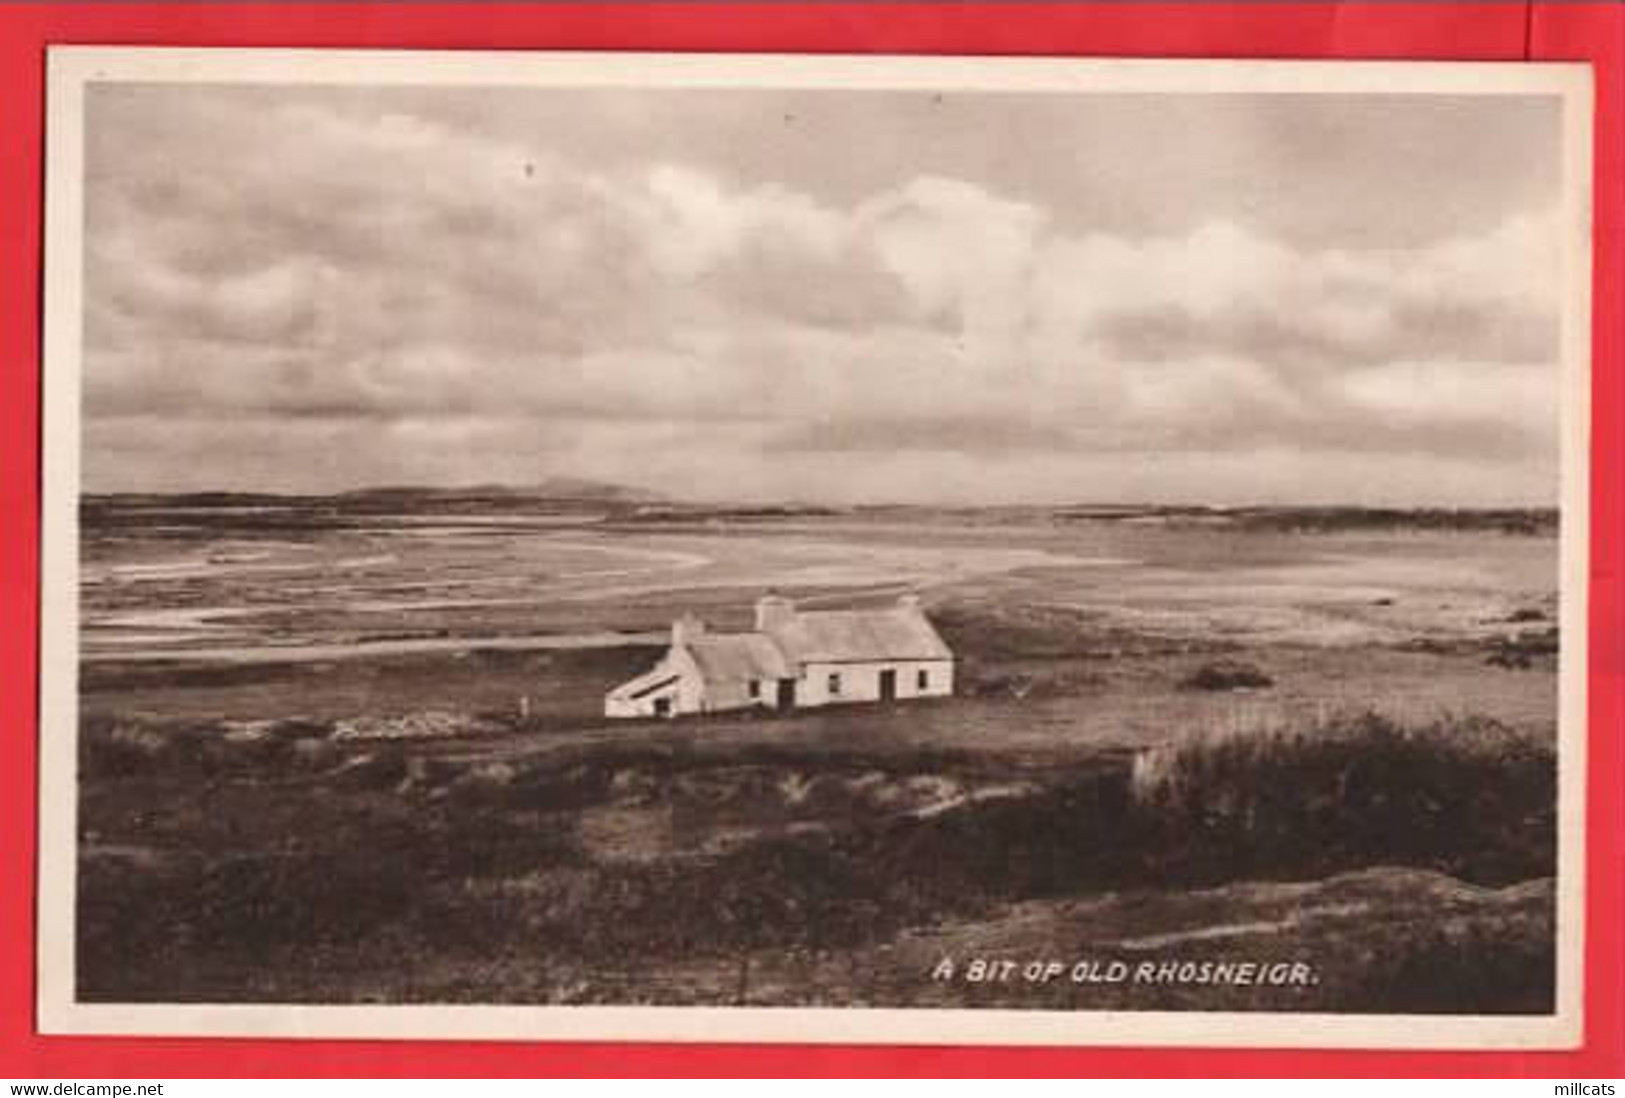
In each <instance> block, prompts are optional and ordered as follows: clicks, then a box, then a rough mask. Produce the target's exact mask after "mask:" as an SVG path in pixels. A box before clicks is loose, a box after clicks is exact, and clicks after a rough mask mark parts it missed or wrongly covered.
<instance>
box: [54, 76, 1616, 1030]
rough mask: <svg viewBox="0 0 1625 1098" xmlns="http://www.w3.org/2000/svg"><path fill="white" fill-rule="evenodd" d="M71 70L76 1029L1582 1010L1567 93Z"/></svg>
mask: <svg viewBox="0 0 1625 1098" xmlns="http://www.w3.org/2000/svg"><path fill="white" fill-rule="evenodd" d="M49 93H50V102H49V111H48V121H47V142H48V161H47V198H48V206H47V252H46V274H47V278H46V337H47V338H46V357H45V388H44V411H45V458H44V460H45V467H46V469H45V515H44V561H45V573H44V580H45V583H44V602H43V610H42V612H43V620H44V632H43V645H44V647H43V657H42V682H41V714H42V716H41V729H42V733H41V736H42V742H41V753H42V768H43V769H42V778H41V781H42V785H41V790H42V796H41V804H42V816H41V820H40V827H41V835H42V854H41V860H40V942H39V964H40V972H39V976H40V979H39V996H40V999H39V1006H40V1021H41V1026H42V1028H44V1029H46V1030H47V1031H51V1032H63V1033H131V1034H180V1035H191V1034H220V1035H231V1034H238V1035H263V1036H279V1035H281V1036H355V1037H372V1036H378V1037H391V1036H397V1037H414V1038H426V1037H440V1036H444V1037H453V1036H457V1037H482V1036H483V1037H495V1038H514V1039H518V1038H526V1037H534V1038H559V1037H570V1038H584V1039H616V1038H641V1039H646V1040H695V1039H706V1040H758V1041H759V1040H796V1041H836V1040H839V1041H855V1042H865V1041H891V1042H903V1041H906V1042H911V1043H920V1042H925V1043H939V1042H965V1041H974V1042H987V1043H1015V1044H1035V1043H1049V1044H1088V1043H1096V1044H1098V1043H1106V1042H1116V1043H1118V1044H1171V1043H1183V1044H1210V1045H1255V1046H1257V1045H1269V1046H1287V1045H1300V1044H1310V1043H1313V1044H1318V1045H1326V1046H1339V1045H1341V1046H1353V1047H1531V1048H1536V1047H1548V1048H1555V1047H1565V1046H1566V1045H1572V1044H1573V1043H1574V1042H1575V1041H1576V1040H1577V1039H1578V1034H1579V1003H1580V990H1581V989H1580V986H1579V983H1580V955H1581V952H1580V951H1581V944H1582V940H1581V933H1580V931H1581V928H1580V913H1581V902H1582V896H1581V876H1580V858H1581V853H1582V850H1583V841H1584V836H1583V834H1582V831H1581V828H1582V822H1583V811H1582V809H1583V804H1582V799H1583V790H1584V776H1585V771H1584V711H1583V691H1584V682H1585V679H1584V675H1585V669H1584V641H1585V637H1584V624H1585V617H1584V613H1585V602H1584V582H1585V572H1584V566H1585V557H1584V553H1585V536H1586V521H1587V513H1586V506H1587V471H1586V465H1587V460H1588V443H1587V434H1586V424H1587V420H1588V416H1589V389H1588V386H1589V376H1588V362H1587V359H1588V346H1587V344H1588V340H1587V327H1586V326H1587V322H1588V317H1589V307H1590V306H1589V300H1588V279H1589V274H1588V271H1589V268H1588V256H1589V250H1590V229H1589V224H1588V219H1589V204H1590V195H1589V160H1588V157H1589V133H1590V123H1591V114H1590V111H1591V105H1590V98H1589V97H1590V85H1589V82H1588V80H1587V79H1586V72H1585V70H1584V69H1583V68H1581V67H1578V66H1569V65H1538V64H1537V65H1531V64H1518V65H1496V64H1451V63H1437V64H1420V63H1384V64H1378V63H1354V62H1328V63H1289V62H1212V61H1201V62H1198V61H1170V62H1113V61H1083V60H1076V59H1065V60H1063V59H1040V58H1026V59H987V58H947V57H934V58H924V57H915V58H902V57H866V58H858V57H818V56H799V57H789V56H782V57H775V56H767V55H756V56H751V55H740V56H731V57H722V56H708V57H702V56H698V55H693V56H682V55H671V54H668V55H636V54H569V53H554V54H549V53H524V52H514V53H503V54H481V53H463V54H454V53H436V52H425V53H416V54H415V53H406V52H396V53H388V52H375V53H368V52H362V51H276V50H167V49H112V48H94V47H76V48H65V49H53V50H52V52H51V56H50V85H49Z"/></svg>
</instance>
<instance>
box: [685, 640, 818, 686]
mask: <svg viewBox="0 0 1625 1098" xmlns="http://www.w3.org/2000/svg"><path fill="white" fill-rule="evenodd" d="M685 647H686V648H687V649H688V652H689V655H691V656H693V657H694V662H695V663H696V664H697V665H698V666H699V669H700V674H701V675H703V676H704V677H705V678H706V679H708V680H710V681H712V682H717V681H736V682H737V681H743V680H748V679H787V678H793V677H794V676H795V670H794V669H793V668H791V667H790V665H789V664H788V663H787V662H786V661H785V658H784V654H783V653H782V652H780V651H779V648H778V646H777V645H775V644H774V643H773V642H772V641H771V640H770V639H768V637H767V636H766V635H764V634H762V633H706V634H703V635H701V636H698V637H694V638H693V639H691V640H689V641H688V642H687V643H686V645H685Z"/></svg>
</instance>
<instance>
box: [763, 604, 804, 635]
mask: <svg viewBox="0 0 1625 1098" xmlns="http://www.w3.org/2000/svg"><path fill="white" fill-rule="evenodd" d="M795 616H796V604H795V603H793V602H791V601H790V600H789V599H787V598H785V597H783V596H782V595H763V596H762V597H761V598H759V599H757V600H756V631H757V632H758V633H766V632H768V631H769V630H772V629H778V628H781V627H783V626H786V625H789V624H790V622H791V621H792V620H793V619H794V618H795Z"/></svg>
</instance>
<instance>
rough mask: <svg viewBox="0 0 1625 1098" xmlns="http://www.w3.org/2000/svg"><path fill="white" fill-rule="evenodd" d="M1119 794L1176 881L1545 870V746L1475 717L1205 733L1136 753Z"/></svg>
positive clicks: (1498, 878) (1548, 794)
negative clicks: (1361, 871) (1393, 867)
mask: <svg viewBox="0 0 1625 1098" xmlns="http://www.w3.org/2000/svg"><path fill="white" fill-rule="evenodd" d="M1130 791H1131V796H1132V800H1133V803H1134V806H1135V814H1136V815H1137V816H1139V817H1141V818H1142V821H1144V822H1146V823H1148V824H1149V827H1150V831H1151V833H1152V836H1159V837H1160V838H1161V839H1162V840H1163V841H1161V842H1158V841H1155V840H1153V841H1152V842H1150V843H1149V844H1148V846H1149V848H1150V849H1153V850H1156V851H1157V852H1158V854H1159V855H1160V857H1161V859H1162V861H1163V864H1162V867H1161V868H1162V869H1163V871H1164V872H1166V873H1167V874H1168V875H1169V876H1171V877H1175V878H1187V877H1191V876H1196V877H1206V876H1210V875H1213V874H1222V875H1223V876H1227V877H1238V876H1246V875H1252V874H1270V873H1282V872H1287V873H1294V874H1302V873H1318V872H1322V871H1329V870H1332V869H1335V868H1337V867H1341V866H1346V865H1350V864H1360V863H1362V862H1363V863H1365V864H1375V863H1379V862H1384V861H1386V862H1395V863H1403V864H1410V865H1425V866H1428V867H1430V868H1435V869H1439V870H1441V871H1444V872H1448V873H1451V874H1453V875H1456V876H1461V877H1465V878H1467V879H1471V880H1476V881H1479V882H1482V883H1486V884H1495V883H1503V882H1508V881H1515V880H1524V879H1527V878H1529V877H1534V876H1542V875H1546V874H1549V873H1551V872H1552V867H1553V865H1554V862H1555V849H1556V825H1555V802H1556V757H1555V753H1554V751H1553V749H1552V748H1551V746H1550V745H1548V744H1544V743H1540V742H1536V741H1534V740H1531V739H1529V738H1527V737H1525V736H1522V735H1520V734H1517V733H1515V732H1513V731H1512V730H1510V729H1508V728H1507V727H1505V726H1504V725H1501V724H1499V723H1497V722H1495V721H1492V720H1488V719H1486V718H1482V717H1467V718H1443V719H1440V720H1436V721H1433V722H1431V723H1427V724H1422V725H1405V724H1400V723H1397V722H1395V721H1394V720H1392V719H1390V718H1388V717H1385V716H1382V715H1379V714H1376V713H1362V714H1357V715H1338V716H1332V717H1329V718H1327V719H1325V720H1323V721H1322V722H1320V723H1318V724H1316V725H1314V726H1312V727H1308V728H1302V729H1287V728H1279V727H1277V728H1272V729H1267V730H1262V731H1252V732H1249V731H1245V730H1241V729H1230V730H1221V731H1214V732H1210V733H1207V734H1203V735H1199V736H1196V737H1194V738H1192V739H1189V740H1185V741H1182V742H1179V743H1177V744H1171V745H1168V746H1165V747H1159V748H1155V749H1152V750H1150V751H1147V752H1144V753H1142V754H1141V755H1139V756H1138V757H1137V758H1136V759H1135V762H1134V765H1133V768H1132V771H1131V773H1130Z"/></svg>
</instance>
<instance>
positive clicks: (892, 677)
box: [880, 667, 897, 702]
mask: <svg viewBox="0 0 1625 1098" xmlns="http://www.w3.org/2000/svg"><path fill="white" fill-rule="evenodd" d="M896 696H897V672H896V671H894V670H893V669H891V668H890V667H888V668H886V670H884V671H882V672H881V673H880V700H881V701H883V702H889V701H891V700H892V699H893V698H895V697H896Z"/></svg>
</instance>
